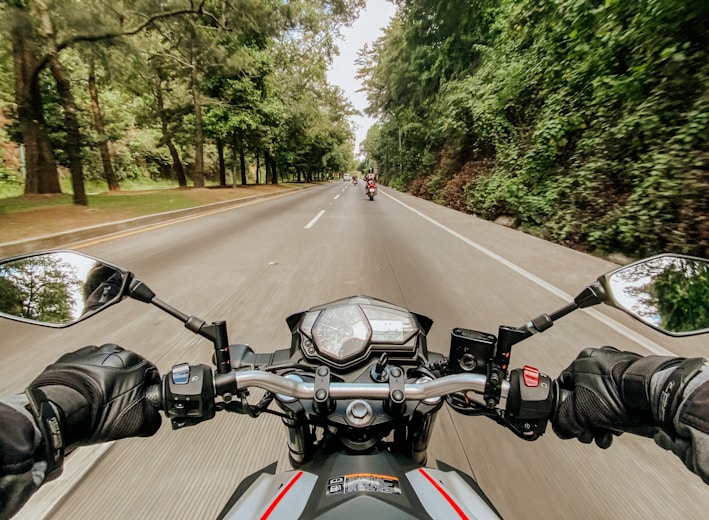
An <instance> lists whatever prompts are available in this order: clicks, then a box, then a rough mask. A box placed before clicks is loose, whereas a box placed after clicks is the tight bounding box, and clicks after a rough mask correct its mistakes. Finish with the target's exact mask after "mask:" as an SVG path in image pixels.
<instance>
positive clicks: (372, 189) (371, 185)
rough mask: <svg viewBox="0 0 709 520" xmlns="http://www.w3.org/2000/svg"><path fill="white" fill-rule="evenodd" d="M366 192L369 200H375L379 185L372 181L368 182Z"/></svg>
mask: <svg viewBox="0 0 709 520" xmlns="http://www.w3.org/2000/svg"><path fill="white" fill-rule="evenodd" d="M364 192H365V193H366V194H367V196H368V197H369V200H374V196H375V195H376V194H377V184H376V183H375V182H374V181H372V180H369V181H367V186H365V188H364Z"/></svg>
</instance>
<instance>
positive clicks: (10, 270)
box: [0, 251, 130, 327]
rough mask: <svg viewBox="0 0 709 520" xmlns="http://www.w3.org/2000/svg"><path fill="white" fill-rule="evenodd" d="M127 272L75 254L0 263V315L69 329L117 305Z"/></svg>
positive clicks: (50, 254) (41, 255) (40, 255)
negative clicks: (70, 326)
mask: <svg viewBox="0 0 709 520" xmlns="http://www.w3.org/2000/svg"><path fill="white" fill-rule="evenodd" d="M129 278H130V275H129V273H128V272H127V271H126V270H124V269H122V268H120V267H118V266H115V265H111V264H109V263H107V262H104V261H103V260H99V259H97V258H93V257H90V256H88V255H84V254H81V253H77V252H74V251H49V252H44V253H35V254H31V255H26V256H22V257H16V258H10V259H8V260H3V261H1V262H0V316H3V317H6V318H9V319H12V320H17V321H23V322H27V323H33V324H35V325H44V326H47V327H68V326H69V325H73V324H74V323H76V322H78V321H81V320H83V319H86V318H88V317H89V316H92V315H94V314H96V313H97V312H100V311H102V310H103V309H105V308H107V307H109V306H111V305H113V304H115V303H117V302H119V301H120V300H121V299H122V298H123V297H124V295H125V288H126V284H127V282H128V279H129Z"/></svg>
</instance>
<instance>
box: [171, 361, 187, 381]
mask: <svg viewBox="0 0 709 520" xmlns="http://www.w3.org/2000/svg"><path fill="white" fill-rule="evenodd" d="M189 382H190V366H189V364H187V363H182V364H181V365H175V366H174V367H172V383H173V384H175V385H186V384H187V383H189Z"/></svg>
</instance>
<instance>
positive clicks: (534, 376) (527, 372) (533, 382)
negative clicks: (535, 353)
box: [522, 365, 539, 387]
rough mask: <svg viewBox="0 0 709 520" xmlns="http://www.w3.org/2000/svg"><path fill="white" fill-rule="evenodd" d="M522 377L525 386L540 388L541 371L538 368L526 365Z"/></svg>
mask: <svg viewBox="0 0 709 520" xmlns="http://www.w3.org/2000/svg"><path fill="white" fill-rule="evenodd" d="M522 377H523V378H524V384H525V386H534V387H537V386H539V370H537V369H536V368H534V367H530V366H529V365H524V368H523V369H522Z"/></svg>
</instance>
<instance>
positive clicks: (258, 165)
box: [256, 150, 261, 184]
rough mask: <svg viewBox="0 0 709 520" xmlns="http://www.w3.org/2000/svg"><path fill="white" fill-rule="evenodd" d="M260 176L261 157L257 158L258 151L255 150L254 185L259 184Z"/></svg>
mask: <svg viewBox="0 0 709 520" xmlns="http://www.w3.org/2000/svg"><path fill="white" fill-rule="evenodd" d="M260 175H261V157H260V156H259V151H258V150H256V184H261V181H260V180H259V176H260Z"/></svg>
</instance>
